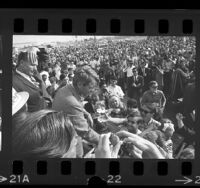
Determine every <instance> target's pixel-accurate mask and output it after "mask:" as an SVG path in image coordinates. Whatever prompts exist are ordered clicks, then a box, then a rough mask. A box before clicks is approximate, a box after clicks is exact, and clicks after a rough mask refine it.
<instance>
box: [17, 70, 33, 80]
mask: <svg viewBox="0 0 200 188" xmlns="http://www.w3.org/2000/svg"><path fill="white" fill-rule="evenodd" d="M16 72H17V73H18V74H20V75H21V76H22V77H24V78H26V79H27V80H29V81H30V82H32V81H31V78H30V76H28V75H27V74H24V73H23V72H21V71H19V70H17V69H16Z"/></svg>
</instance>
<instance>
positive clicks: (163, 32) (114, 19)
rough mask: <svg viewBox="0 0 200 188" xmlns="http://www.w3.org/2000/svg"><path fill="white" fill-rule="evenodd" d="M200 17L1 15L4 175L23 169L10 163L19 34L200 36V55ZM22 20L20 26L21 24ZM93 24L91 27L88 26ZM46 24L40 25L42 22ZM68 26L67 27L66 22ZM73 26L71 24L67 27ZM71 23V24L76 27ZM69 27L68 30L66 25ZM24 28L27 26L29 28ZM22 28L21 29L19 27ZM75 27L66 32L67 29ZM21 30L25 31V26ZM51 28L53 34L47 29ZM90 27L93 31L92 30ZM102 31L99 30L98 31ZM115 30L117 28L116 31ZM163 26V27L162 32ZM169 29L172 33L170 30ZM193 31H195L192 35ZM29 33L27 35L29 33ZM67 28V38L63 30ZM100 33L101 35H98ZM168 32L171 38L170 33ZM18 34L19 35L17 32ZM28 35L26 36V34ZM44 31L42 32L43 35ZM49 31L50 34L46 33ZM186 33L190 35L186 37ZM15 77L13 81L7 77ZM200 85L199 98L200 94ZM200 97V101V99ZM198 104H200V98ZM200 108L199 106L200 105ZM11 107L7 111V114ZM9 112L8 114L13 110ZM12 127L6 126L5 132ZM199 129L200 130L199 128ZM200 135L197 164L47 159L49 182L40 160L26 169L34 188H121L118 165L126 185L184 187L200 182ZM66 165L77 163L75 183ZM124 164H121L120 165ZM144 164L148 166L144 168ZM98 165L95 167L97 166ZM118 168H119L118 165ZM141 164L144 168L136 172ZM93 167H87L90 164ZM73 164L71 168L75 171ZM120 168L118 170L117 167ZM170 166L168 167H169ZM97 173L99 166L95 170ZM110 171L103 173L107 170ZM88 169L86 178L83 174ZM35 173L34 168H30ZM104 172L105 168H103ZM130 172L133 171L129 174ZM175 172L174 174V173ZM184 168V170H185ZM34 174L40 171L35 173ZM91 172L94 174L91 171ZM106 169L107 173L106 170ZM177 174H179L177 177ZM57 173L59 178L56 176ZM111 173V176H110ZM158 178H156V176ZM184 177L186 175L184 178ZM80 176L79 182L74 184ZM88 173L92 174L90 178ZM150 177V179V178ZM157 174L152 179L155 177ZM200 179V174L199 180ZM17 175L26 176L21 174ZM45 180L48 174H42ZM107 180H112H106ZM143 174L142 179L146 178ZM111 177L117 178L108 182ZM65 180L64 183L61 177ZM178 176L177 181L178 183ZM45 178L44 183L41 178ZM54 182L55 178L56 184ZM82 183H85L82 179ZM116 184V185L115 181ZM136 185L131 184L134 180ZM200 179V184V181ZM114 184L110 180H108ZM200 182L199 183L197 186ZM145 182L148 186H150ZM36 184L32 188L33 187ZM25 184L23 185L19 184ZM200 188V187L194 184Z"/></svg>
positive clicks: (155, 13)
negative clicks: (99, 183) (97, 181)
mask: <svg viewBox="0 0 200 188" xmlns="http://www.w3.org/2000/svg"><path fill="white" fill-rule="evenodd" d="M199 15H200V12H199V11H189V10H184V11H177V10H169V11H167V10H88V11H87V10H66V11H65V10H59V11H56V10H45V12H44V11H42V10H32V11H30V10H15V11H13V10H0V26H1V27H0V35H1V36H2V41H3V57H2V62H3V63H4V64H6V66H2V69H3V83H4V84H3V88H2V89H3V91H4V94H3V96H2V99H3V100H2V101H4V103H3V114H2V132H3V136H2V151H1V152H0V164H1V165H0V166H2V169H3V172H2V170H1V169H0V171H1V172H0V173H3V174H4V175H5V176H9V175H10V174H12V173H13V171H14V169H12V166H17V167H19V163H18V162H13V159H11V158H10V156H11V155H9V154H10V153H9V151H10V148H11V145H10V142H9V138H10V137H11V125H12V121H11V117H12V116H11V102H9V101H11V92H10V91H11V87H12V86H11V84H10V83H12V76H11V65H12V59H11V57H12V56H11V55H12V35H14V34H20V35H22V34H25V35H28V34H32V35H38V34H39V35H43V34H44V35H93V34H95V35H121V36H126V35H127V36H128V35H131V36H195V37H196V49H198V48H199V46H200V44H199V37H200V36H199V33H200V24H199V23H200V18H199ZM16 19H17V20H16ZM88 19H89V21H88ZM39 20H40V21H39ZM63 20H64V21H63ZM65 20H67V21H65ZM70 20H71V21H70ZM63 22H64V24H63V25H64V26H63V25H62V23H63ZM23 23H24V24H23ZM16 24H17V25H16ZM68 24H69V25H71V26H69V27H66V26H67V25H68ZM20 25H21V26H20ZM39 25H42V29H41V30H38V26H39ZM44 25H46V26H48V30H47V28H46V26H44ZM88 25H89V26H88ZM94 25H96V27H95V26H94ZM111 25H112V26H111ZM159 26H160V27H159ZM167 26H168V27H167ZM191 26H192V28H193V29H192V30H191ZM23 28H24V30H23ZM63 28H64V32H63V30H62V29H63ZM69 28H70V29H69ZM95 29H96V32H94V31H95ZM167 30H168V32H167ZM15 31H16V32H15ZM20 31H23V32H20ZM38 31H39V32H38ZM46 31H47V32H46ZM185 32H186V33H185ZM198 61H199V52H198V51H197V50H196V73H198V72H199V65H198V63H197V62H198ZM7 75H10V76H7ZM199 86H200V84H199V79H197V80H196V88H197V92H198V91H199ZM197 96H198V95H197ZM197 99H198V98H197ZM198 102H199V101H198ZM5 106H6V108H5ZM7 107H8V108H7ZM198 122H199V109H198V105H197V120H196V124H197V125H198ZM5 125H6V126H5ZM196 127H197V126H196ZM199 132H200V130H198V129H197V130H196V136H195V138H196V148H195V149H196V154H195V159H194V160H184V161H183V160H181V161H180V160H176V159H174V160H154V159H151V160H139V161H138V160H136V161H135V160H131V159H117V160H116V159H115V160H112V159H106V160H105V159H84V160H82V159H67V160H61V159H56V161H55V159H54V160H52V159H47V160H45V161H47V162H48V165H47V171H48V173H47V174H46V177H44V176H43V175H36V172H37V170H36V167H37V165H36V162H37V161H36V160H33V161H29V160H23V164H22V166H23V167H22V169H23V172H22V171H21V172H22V174H23V173H29V174H30V177H31V179H32V180H31V182H32V183H33V184H38V182H39V183H41V184H46V183H45V182H48V183H49V184H51V183H53V184H55V182H53V181H54V180H55V179H56V181H57V182H56V183H61V184H66V185H67V184H73V182H74V181H76V183H77V184H83V185H86V184H87V181H86V180H87V178H88V177H91V176H94V175H97V176H99V177H102V178H103V179H105V181H107V182H108V181H110V182H109V184H118V183H117V182H116V181H118V182H119V181H120V180H119V179H120V177H116V176H117V175H118V174H117V175H116V170H119V169H117V168H116V165H117V163H118V165H119V167H120V171H119V173H120V175H121V178H122V179H121V183H119V184H121V185H142V184H143V185H144V184H146V185H150V184H151V185H160V182H163V183H164V184H165V185H172V184H174V185H182V184H178V183H175V182H174V181H173V177H177V179H178V178H179V179H180V178H183V176H186V175H187V176H189V177H190V178H193V182H199V180H198V178H196V177H199V176H200V173H199V169H198V166H200V165H199V159H200V153H199V152H197V151H198V150H197V149H198V148H199V145H200V141H199V140H197V139H198V137H197V135H198V134H199ZM62 161H66V162H69V164H70V163H71V175H69V176H68V177H69V178H66V177H67V176H66V175H65V176H64V178H63V176H62V175H60V170H61V168H60V163H61V162H62ZM94 161H95V170H93V172H94V171H95V173H91V172H90V170H87V169H88V167H85V165H91V164H92V163H93V162H94ZM117 161H118V162H117ZM141 161H142V163H141ZM91 162H92V163H91ZM115 162H116V163H115ZM135 162H139V163H137V165H138V167H136V166H134V168H133V165H135V164H136V163H135ZM86 163H87V164H86ZM69 164H68V165H69ZM109 164H110V165H111V164H112V165H111V166H114V170H112V167H111V170H110V171H109ZM113 164H115V165H113ZM141 164H142V165H143V167H144V169H143V170H144V174H143V175H141V176H140V175H135V174H134V173H133V170H134V169H135V168H139V167H140V168H142V167H141ZM166 164H167V165H166ZM92 165H93V168H94V163H93V164H92ZM102 165H103V166H104V167H105V168H102V167H103V166H102ZM163 165H164V166H165V169H166V168H167V166H168V170H167V172H168V174H167V175H165V174H166V171H165V173H164V174H162V173H163V172H160V173H161V174H159V171H160V170H159V169H160V168H162V167H163ZM80 166H82V167H81V168H83V170H82V172H79V173H78V171H77V169H80V168H79V167H80ZM191 166H192V171H191V174H190V173H189V174H190V175H188V174H187V173H188V170H185V169H187V168H190V167H191ZM30 167H31V168H30ZM100 167H101V168H100ZM124 167H129V168H124ZM172 167H173V168H172ZM181 168H182V169H181ZM30 169H34V170H33V171H31V170H30ZM89 169H90V168H89ZM102 169H103V170H102ZM174 169H176V172H175V171H174ZM127 170H128V171H129V172H130V177H127V173H128V174H129V172H127ZM55 171H56V173H58V174H56V175H55ZM105 171H106V172H105ZM112 171H113V172H112ZM152 171H153V172H155V174H154V175H153V173H152ZM181 171H182V172H181ZM74 172H75V174H76V177H74V178H72V176H73V175H74ZM84 172H87V173H88V175H87V174H85V173H84ZM149 173H150V174H149ZM151 173H152V174H151ZM198 173H199V174H198ZM13 174H20V170H19V171H18V172H15V171H14V173H13ZM42 174H43V172H42ZM105 174H106V175H105ZM141 174H142V173H141ZM109 175H111V177H108V176H109ZM60 176H61V177H60ZM172 176H173V177H172ZM41 177H42V178H41ZM52 177H53V178H52ZM80 177H81V178H80ZM109 178H110V179H109ZM133 178H134V181H131V180H133ZM195 178H196V179H195ZM108 179H109V180H108ZM194 179H195V180H194ZM144 180H145V181H144ZM31 182H30V183H31ZM18 183H20V182H18ZM189 185H196V184H194V183H193V184H189Z"/></svg>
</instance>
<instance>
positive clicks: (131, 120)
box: [127, 112, 142, 134]
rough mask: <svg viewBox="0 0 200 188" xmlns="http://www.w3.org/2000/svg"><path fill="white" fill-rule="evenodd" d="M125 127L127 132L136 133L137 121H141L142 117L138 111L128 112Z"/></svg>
mask: <svg viewBox="0 0 200 188" xmlns="http://www.w3.org/2000/svg"><path fill="white" fill-rule="evenodd" d="M127 120H128V121H127V129H128V131H129V132H131V133H134V134H136V133H137V130H138V126H139V123H140V122H141V121H142V117H141V116H140V114H139V113H136V112H133V113H130V114H129V115H128V117H127Z"/></svg>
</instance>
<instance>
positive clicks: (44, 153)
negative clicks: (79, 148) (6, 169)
mask: <svg viewBox="0 0 200 188" xmlns="http://www.w3.org/2000/svg"><path fill="white" fill-rule="evenodd" d="M74 135H75V131H74V129H73V127H72V124H71V121H70V120H69V118H68V117H67V116H66V115H65V114H64V113H63V112H56V111H53V110H40V111H37V112H33V113H30V114H29V115H28V116H27V117H26V118H22V119H21V120H19V121H15V123H14V124H13V134H12V153H13V155H14V156H16V157H20V158H21V157H28V158H32V157H33V158H35V157H36V158H37V157H49V158H52V157H62V156H63V155H64V154H66V152H67V151H68V149H69V146H70V143H71V140H72V138H73V137H74Z"/></svg>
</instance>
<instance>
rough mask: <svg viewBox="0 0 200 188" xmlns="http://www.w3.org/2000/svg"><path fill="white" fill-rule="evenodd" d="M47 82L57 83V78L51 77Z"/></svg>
mask: <svg viewBox="0 0 200 188" xmlns="http://www.w3.org/2000/svg"><path fill="white" fill-rule="evenodd" d="M49 81H50V82H51V83H53V82H57V78H56V77H54V76H52V77H50V78H49Z"/></svg>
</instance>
